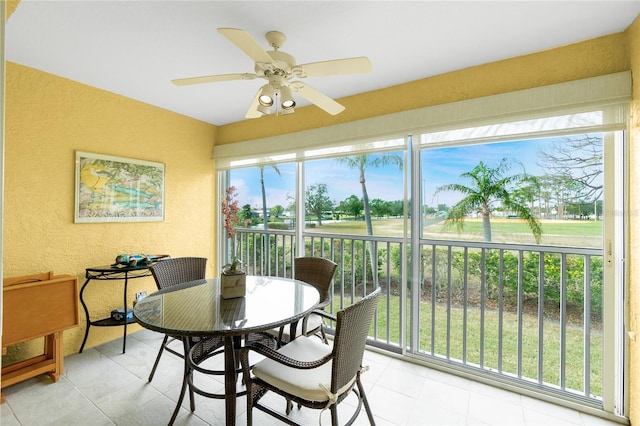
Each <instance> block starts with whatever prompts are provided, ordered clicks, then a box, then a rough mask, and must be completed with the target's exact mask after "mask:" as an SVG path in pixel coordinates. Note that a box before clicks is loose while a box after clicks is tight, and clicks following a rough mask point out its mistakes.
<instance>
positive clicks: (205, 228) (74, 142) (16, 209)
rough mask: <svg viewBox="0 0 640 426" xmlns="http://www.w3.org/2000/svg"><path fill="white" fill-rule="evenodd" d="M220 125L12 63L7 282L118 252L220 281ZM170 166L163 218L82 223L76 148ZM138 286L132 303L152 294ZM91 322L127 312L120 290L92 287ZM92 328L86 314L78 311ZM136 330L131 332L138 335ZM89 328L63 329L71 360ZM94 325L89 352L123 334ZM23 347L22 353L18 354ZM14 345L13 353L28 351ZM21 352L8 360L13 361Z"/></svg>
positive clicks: (148, 284)
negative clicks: (158, 256)
mask: <svg viewBox="0 0 640 426" xmlns="http://www.w3.org/2000/svg"><path fill="white" fill-rule="evenodd" d="M215 130H216V129H215V126H212V125H209V124H206V123H203V122H200V121H196V120H193V119H190V118H187V117H184V116H182V115H178V114H175V113H171V112H168V111H166V110H163V109H160V108H156V107H152V106H149V105H146V104H143V103H140V102H137V101H133V100H131V99H127V98H125V97H122V96H119V95H115V94H112V93H109V92H105V91H102V90H98V89H95V88H93V87H89V86H86V85H83V84H80V83H77V82H74V81H71V80H67V79H63V78H59V77H56V76H53V75H51V74H47V73H43V72H40V71H38V70H35V69H32V68H28V67H24V66H21V65H17V64H14V63H7V83H6V136H5V138H6V147H5V188H4V203H5V204H4V235H3V243H4V253H3V262H4V263H3V266H4V276H5V277H13V276H19V275H24V274H31V273H36V272H43V271H49V270H52V271H53V272H54V273H56V274H61V273H66V274H73V275H77V276H78V280H79V285H82V283H83V282H84V270H85V268H87V267H91V266H98V265H105V264H109V263H112V262H113V261H114V260H115V256H116V255H118V254H119V253H150V254H153V253H168V254H170V255H172V256H174V257H177V256H185V255H194V256H203V257H207V258H209V259H210V262H209V274H213V256H214V252H213V251H214V238H215V232H214V229H213V218H214V205H213V200H214V198H215V197H214V188H215V186H214V183H215V182H214V179H215V175H214V173H213V162H212V160H211V155H212V150H213V145H214V138H215ZM76 150H80V151H87V152H95V153H101V154H108V155H116V156H122V157H129V158H136V159H142V160H148V161H157V162H161V163H164V164H165V193H166V197H165V221H164V222H155V223H102V224H75V223H74V179H75V172H74V170H75V169H74V164H75V151H76ZM154 288H155V284H154V282H153V279H151V278H143V279H138V280H134V281H132V282H131V284H130V285H129V290H130V291H129V293H130V294H129V297H128V300H129V301H130V303H131V301H133V299H134V297H135V296H134V293H135V292H136V291H140V290H147V291H152V290H154ZM86 299H87V301H88V303H89V304H90V309H91V313H92V315H95V316H94V317H93V318H94V319H98V318H102V317H104V316H108V315H109V312H110V311H111V309H114V308H116V307H121V305H122V300H121V299H122V283H121V282H120V281H112V282H93V283H92V284H90V285H89V287H88V289H87V292H86ZM80 320H81V322H82V323H83V322H84V313H83V312H82V311H81V312H80ZM137 327H138V326H137V325H134V326H133V327H131V329H136V328H137ZM84 329H85V327H84V323H83V324H82V325H81V326H80V327H78V328H75V329H73V330H68V331H67V332H65V336H64V338H65V353H66V354H69V353H73V352H77V351H78V349H79V347H80V344H81V341H82V337H83V335H84ZM121 333H122V328H121V327H116V328H102V327H101V328H92V329H91V334H90V335H89V340H88V342H87V346H88V347H90V346H93V345H95V344H99V343H103V342H105V341H108V340H111V339H114V338H116V337H118V336H121V335H122V334H121ZM16 348H17V349H16ZM16 348H12V350H13V351H14V352H15V351H17V350H20V347H16ZM12 359H13V353H12V352H10V353H9V354H8V355H7V356H6V357H3V362H5V361H6V362H11V361H12Z"/></svg>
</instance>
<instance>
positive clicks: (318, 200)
mask: <svg viewBox="0 0 640 426" xmlns="http://www.w3.org/2000/svg"><path fill="white" fill-rule="evenodd" d="M327 192H328V190H327V185H326V184H324V183H319V184H317V185H310V186H308V187H307V190H306V191H305V207H306V209H307V211H308V212H309V213H311V214H313V215H314V216H315V217H316V220H317V222H318V226H322V214H323V213H324V212H326V211H330V210H332V209H333V201H331V199H330V198H329V196H328V195H327Z"/></svg>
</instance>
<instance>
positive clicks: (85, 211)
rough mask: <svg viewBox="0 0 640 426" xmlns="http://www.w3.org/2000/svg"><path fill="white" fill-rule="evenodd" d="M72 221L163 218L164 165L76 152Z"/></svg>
mask: <svg viewBox="0 0 640 426" xmlns="http://www.w3.org/2000/svg"><path fill="white" fill-rule="evenodd" d="M75 194H76V202H75V222H76V223H87V222H160V221H163V220H164V164H162V163H154V162H150V161H142V160H133V159H130V158H122V157H114V156H110V155H102V154H93V153H89V152H82V151H76V192H75Z"/></svg>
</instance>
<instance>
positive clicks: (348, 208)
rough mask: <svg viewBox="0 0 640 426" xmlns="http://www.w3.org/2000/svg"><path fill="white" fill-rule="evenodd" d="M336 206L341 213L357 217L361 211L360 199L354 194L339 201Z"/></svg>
mask: <svg viewBox="0 0 640 426" xmlns="http://www.w3.org/2000/svg"><path fill="white" fill-rule="evenodd" d="M338 208H339V209H340V211H342V213H343V214H348V215H351V216H353V217H354V218H355V219H357V218H358V217H359V216H360V214H361V213H362V209H363V205H362V201H361V200H360V199H359V198H358V197H357V196H356V195H352V196H350V197H348V198H345V199H344V200H343V201H340V205H339V206H338Z"/></svg>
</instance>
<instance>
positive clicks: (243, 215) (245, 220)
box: [238, 204, 256, 226]
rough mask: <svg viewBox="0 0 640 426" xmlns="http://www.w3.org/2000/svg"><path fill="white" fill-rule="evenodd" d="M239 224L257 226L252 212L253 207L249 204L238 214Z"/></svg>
mask: <svg viewBox="0 0 640 426" xmlns="http://www.w3.org/2000/svg"><path fill="white" fill-rule="evenodd" d="M238 218H239V219H240V220H239V222H240V224H241V225H243V226H247V225H255V222H256V218H255V216H254V215H253V212H252V211H251V206H250V205H249V204H245V205H244V206H242V208H241V209H240V211H239V212H238Z"/></svg>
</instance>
